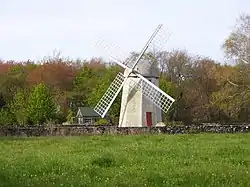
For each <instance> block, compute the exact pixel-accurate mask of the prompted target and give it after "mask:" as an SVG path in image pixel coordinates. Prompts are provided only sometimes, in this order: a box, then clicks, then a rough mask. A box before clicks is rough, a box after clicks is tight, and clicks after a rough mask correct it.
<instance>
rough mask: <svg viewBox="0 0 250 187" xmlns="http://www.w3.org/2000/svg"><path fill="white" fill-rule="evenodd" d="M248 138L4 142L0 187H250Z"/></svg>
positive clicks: (1, 143) (0, 147) (199, 136)
mask: <svg viewBox="0 0 250 187" xmlns="http://www.w3.org/2000/svg"><path fill="white" fill-rule="evenodd" d="M249 170H250V134H197V135H153V136H152V135H151V136H150V135H138V136H82V137H38V138H37V137H36V138H35V137H34V138H0V186H5V187H8V186H15V187H22V186H41V187H45V186H46V187H49V186H101V187H102V186H136V187H138V186H219V187H222V186H227V187H228V186H234V187H235V186H244V187H245V186H250V174H249V172H250V171H249Z"/></svg>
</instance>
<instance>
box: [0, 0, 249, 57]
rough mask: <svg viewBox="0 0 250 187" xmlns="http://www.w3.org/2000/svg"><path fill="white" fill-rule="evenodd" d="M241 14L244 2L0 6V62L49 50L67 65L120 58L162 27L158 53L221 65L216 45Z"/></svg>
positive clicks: (57, 0)
mask: <svg viewBox="0 0 250 187" xmlns="http://www.w3.org/2000/svg"><path fill="white" fill-rule="evenodd" d="M243 12H244V13H250V1H249V0H188V1H187V0H174V1H173V0H124V1H122V0H120V1H118V0H105V1H104V0H91V1H90V0H88V1H87V0H40V1H39V0H36V1H34V0H22V1H21V0H0V24H1V29H0V59H3V60H16V61H22V60H28V59H31V60H35V61H37V60H40V59H42V58H43V57H45V56H48V55H50V56H51V55H53V51H54V50H57V51H58V52H60V54H61V56H64V57H69V58H71V59H76V58H81V59H90V58H92V57H100V56H102V57H104V59H108V54H109V52H110V51H112V52H113V54H115V56H118V57H120V56H122V55H124V56H126V55H127V54H128V53H129V52H131V51H133V50H136V51H140V50H141V49H142V48H143V46H144V45H145V43H146V42H147V40H148V39H149V37H150V35H151V34H152V32H153V31H154V30H155V29H156V27H157V25H158V24H163V25H164V31H165V35H168V34H170V33H171V35H170V37H169V39H168V40H167V42H166V43H164V45H163V48H162V49H163V50H172V49H185V50H187V51H188V52H189V53H190V54H194V55H202V56H206V57H210V58H212V59H214V60H217V61H222V60H223V55H224V54H223V51H222V50H221V45H222V44H223V41H224V40H225V38H227V37H228V35H229V34H230V32H231V31H232V30H233V27H234V25H235V23H236V19H237V18H238V17H239V15H240V14H241V13H243ZM100 40H102V42H103V44H104V45H107V46H109V47H110V49H108V51H105V50H103V49H102V48H101V47H98V46H97V45H96V42H98V41H100ZM115 46H119V47H115ZM116 54H119V55H116ZM120 54H122V55H120Z"/></svg>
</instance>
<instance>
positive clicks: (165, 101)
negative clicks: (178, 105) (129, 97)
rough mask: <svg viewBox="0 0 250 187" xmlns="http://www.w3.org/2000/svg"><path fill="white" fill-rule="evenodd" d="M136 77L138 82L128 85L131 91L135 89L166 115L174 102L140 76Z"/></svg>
mask: <svg viewBox="0 0 250 187" xmlns="http://www.w3.org/2000/svg"><path fill="white" fill-rule="evenodd" d="M136 75H137V76H138V77H139V78H140V80H139V81H138V82H135V81H132V80H131V81H130V83H129V85H130V86H131V89H133V88H135V89H136V90H138V91H141V92H142V94H143V96H145V97H146V98H147V99H149V100H150V101H151V102H153V103H154V104H155V105H156V106H157V107H159V108H160V109H161V110H162V111H163V112H165V113H167V112H168V110H169V108H170V107H171V105H172V104H173V102H174V101H175V100H174V99H173V98H172V97H171V96H169V95H168V94H166V93H165V92H164V91H162V90H161V89H160V88H159V87H157V86H155V85H154V84H153V83H152V82H150V81H149V80H147V79H146V78H144V77H143V76H141V75H140V74H136Z"/></svg>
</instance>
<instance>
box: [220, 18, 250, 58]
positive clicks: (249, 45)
mask: <svg viewBox="0 0 250 187" xmlns="http://www.w3.org/2000/svg"><path fill="white" fill-rule="evenodd" d="M222 48H223V49H224V52H225V54H226V57H228V58H236V59H238V60H240V61H241V59H245V60H246V61H248V62H250V15H249V14H242V15H240V17H239V19H238V20H237V22H236V25H235V29H234V30H233V31H232V32H231V34H230V35H229V37H228V38H227V39H226V40H225V42H224V44H223V45H222Z"/></svg>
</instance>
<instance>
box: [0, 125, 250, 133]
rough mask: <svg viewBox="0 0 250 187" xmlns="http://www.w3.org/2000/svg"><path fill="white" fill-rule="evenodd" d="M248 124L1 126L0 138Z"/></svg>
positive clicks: (230, 128)
mask: <svg viewBox="0 0 250 187" xmlns="http://www.w3.org/2000/svg"><path fill="white" fill-rule="evenodd" d="M249 129H250V124H232V125H219V124H200V125H189V126H165V127H152V128H147V127H142V128H141V127H126V128H119V127H116V126H103V125H102V126H78V125H70V126H69V125H67V126H62V125H54V126H51V127H47V126H28V127H18V126H17V127H15V126H11V127H10V126H1V127H0V136H80V135H103V134H111V135H115V134H120V135H134V134H195V133H247V132H250V130H249Z"/></svg>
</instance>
